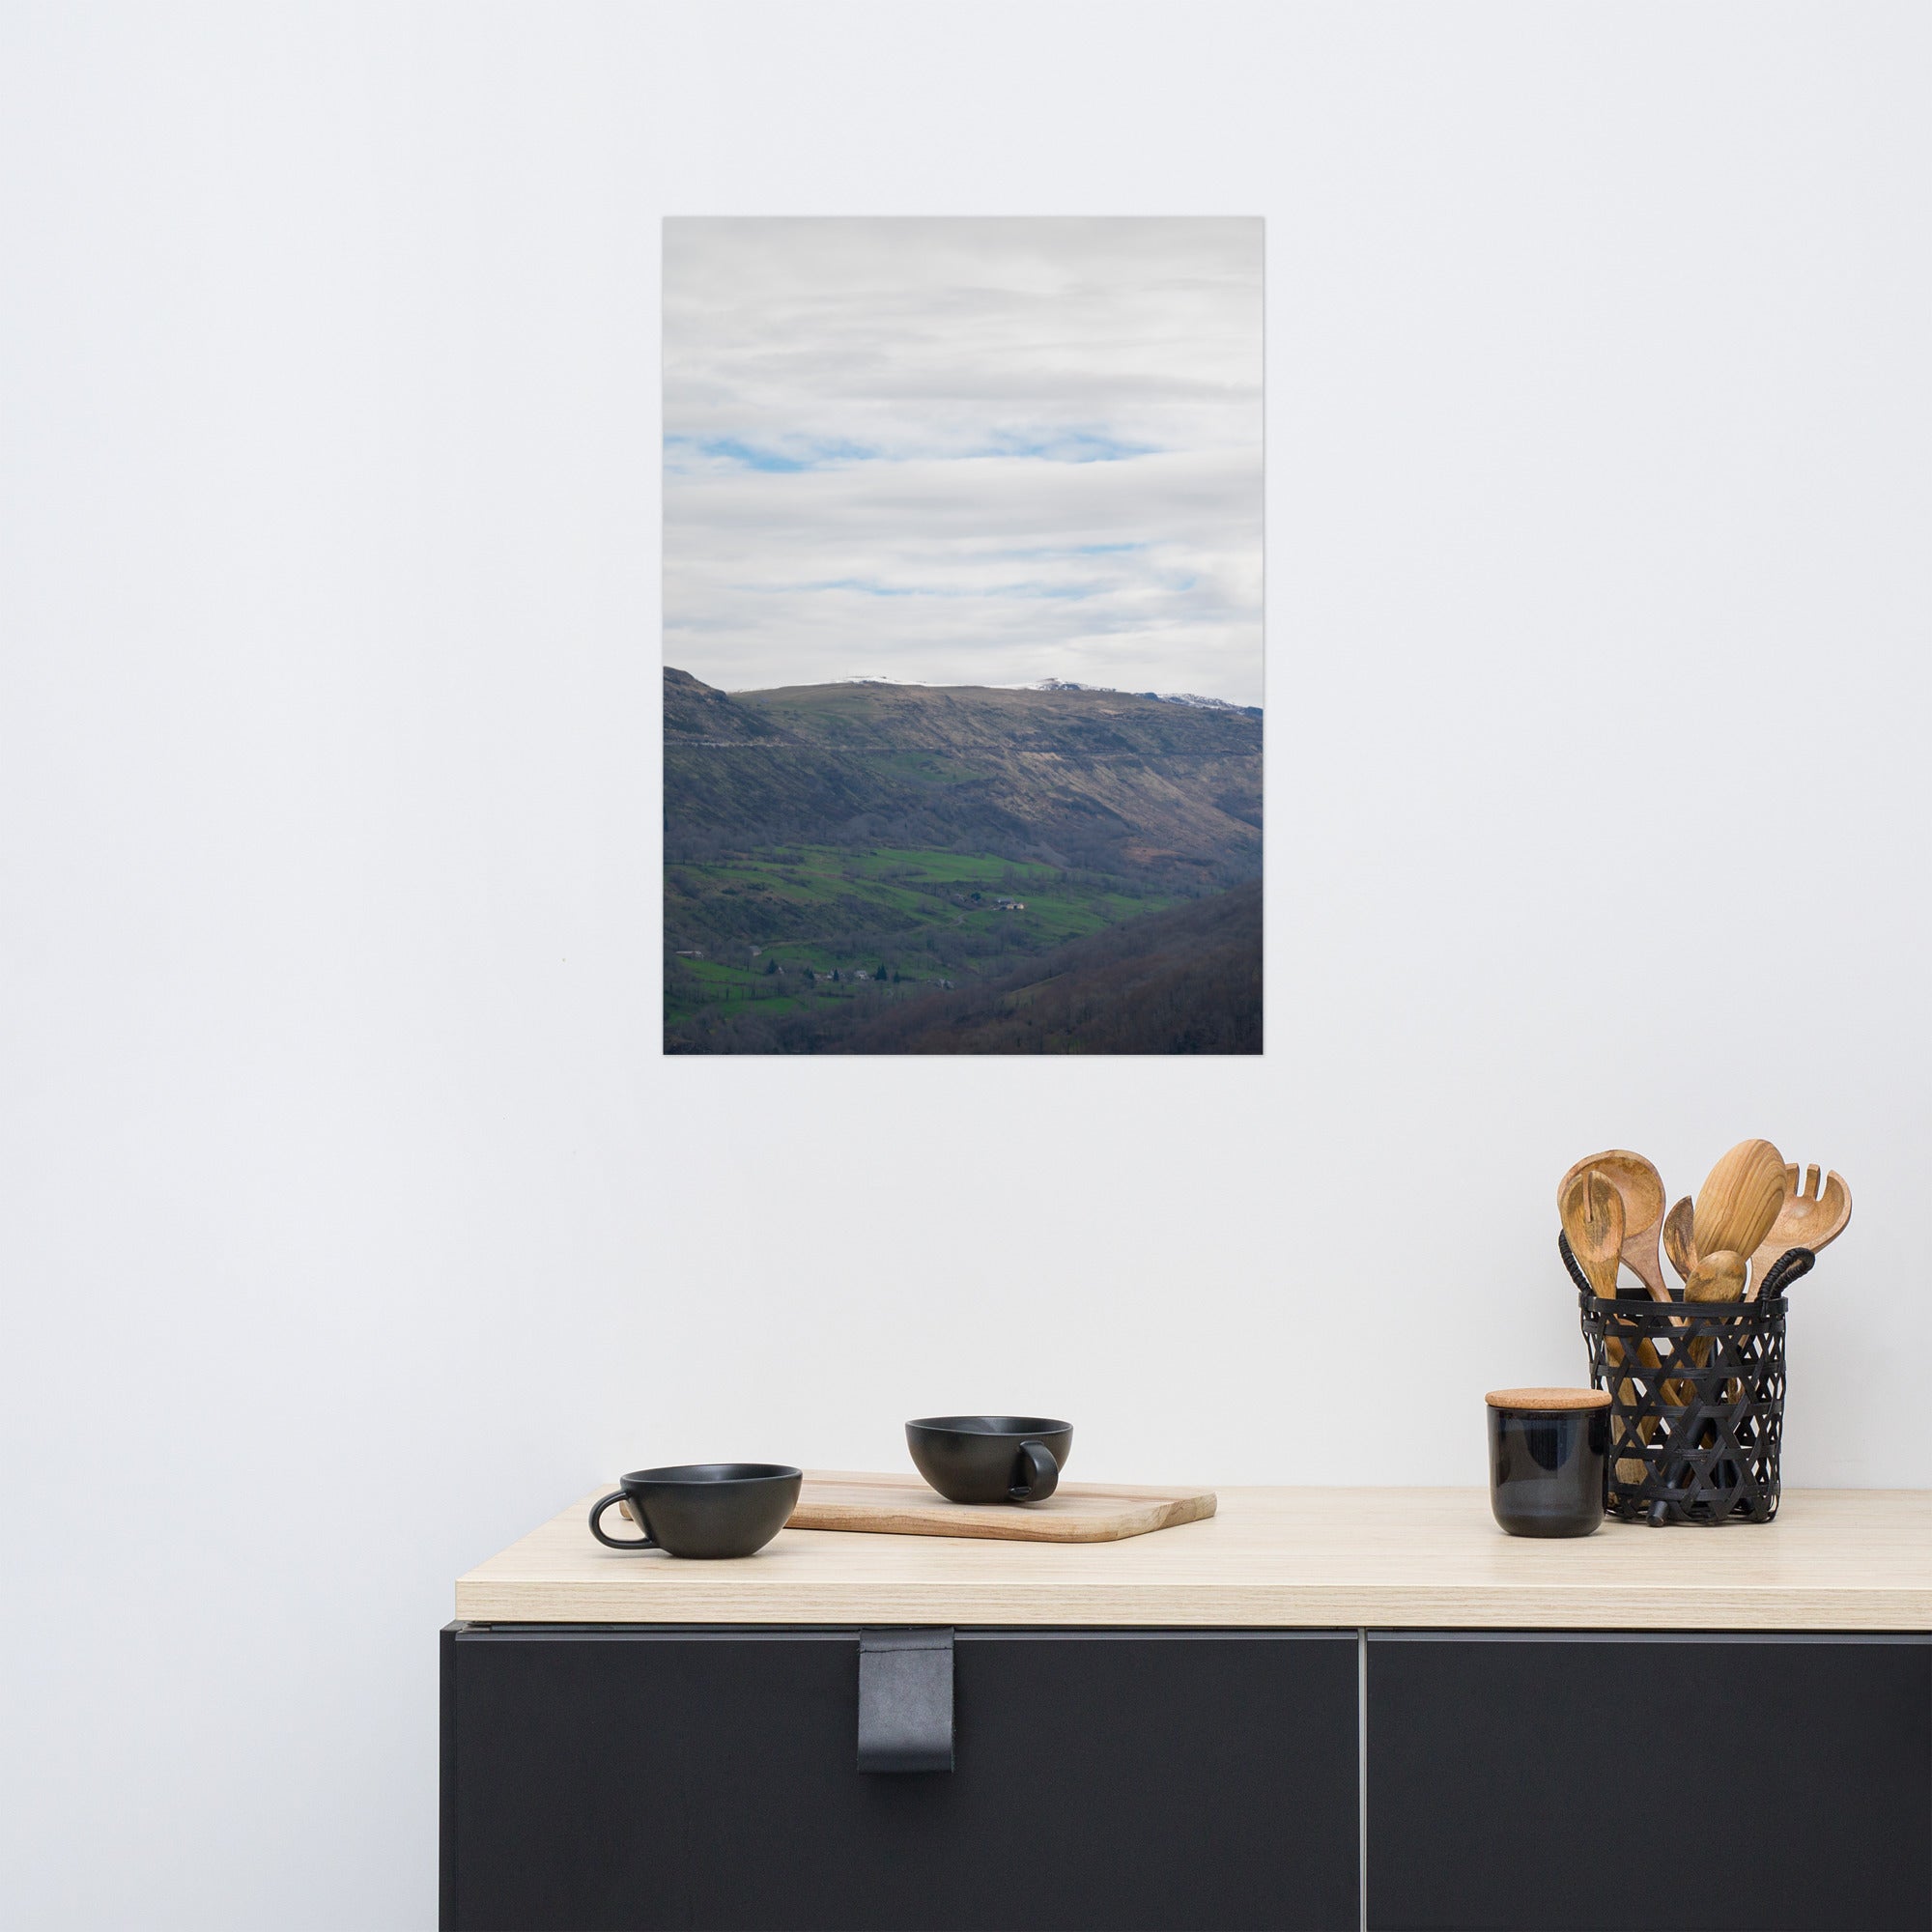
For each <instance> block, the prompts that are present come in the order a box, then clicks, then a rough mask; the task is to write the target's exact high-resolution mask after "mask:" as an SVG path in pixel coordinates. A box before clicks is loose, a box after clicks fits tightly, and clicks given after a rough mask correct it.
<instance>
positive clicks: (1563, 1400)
mask: <svg viewBox="0 0 1932 1932" xmlns="http://www.w3.org/2000/svg"><path fill="white" fill-rule="evenodd" d="M1483 1400H1484V1401H1485V1402H1486V1403H1488V1404H1489V1406H1491V1407H1492V1408H1520V1409H1527V1410H1530V1411H1532V1412H1534V1413H1536V1414H1539V1415H1554V1414H1560V1413H1561V1412H1562V1411H1564V1410H1566V1409H1573V1408H1608V1407H1609V1406H1610V1392H1609V1390H1608V1389H1562V1388H1528V1389H1492V1390H1491V1391H1490V1392H1489V1394H1488V1395H1486V1396H1485V1397H1484V1398H1483Z"/></svg>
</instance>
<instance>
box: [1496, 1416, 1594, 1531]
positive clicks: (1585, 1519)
mask: <svg viewBox="0 0 1932 1932" xmlns="http://www.w3.org/2000/svg"><path fill="white" fill-rule="evenodd" d="M1484 1401H1485V1402H1487V1403H1488V1405H1489V1413H1490V1507H1491V1509H1492V1510H1493V1511H1494V1512H1495V1518H1496V1520H1497V1521H1498V1522H1499V1523H1501V1524H1502V1526H1503V1527H1504V1528H1505V1529H1506V1530H1508V1531H1509V1533H1510V1534H1511V1535H1512V1536H1588V1535H1589V1533H1590V1532H1591V1531H1592V1530H1593V1529H1595V1528H1596V1527H1597V1525H1598V1524H1599V1523H1601V1522H1602V1521H1603V1520H1604V1498H1605V1478H1606V1476H1607V1473H1608V1463H1609V1448H1610V1392H1609V1390H1608V1389H1569V1388H1522V1389H1494V1390H1492V1392H1491V1393H1490V1394H1489V1395H1488V1396H1486V1397H1485V1398H1484Z"/></svg>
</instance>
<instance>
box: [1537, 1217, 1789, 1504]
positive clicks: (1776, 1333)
mask: <svg viewBox="0 0 1932 1932" xmlns="http://www.w3.org/2000/svg"><path fill="white" fill-rule="evenodd" d="M1565 1259H1566V1260H1567V1259H1568V1257H1567V1255H1566V1257H1565ZM1805 1259H1806V1261H1807V1262H1808V1260H1809V1256H1808V1255H1807V1256H1806V1257H1805ZM1766 1289H1767V1292H1766V1293H1764V1294H1763V1295H1761V1296H1760V1297H1759V1298H1758V1299H1757V1300H1755V1301H1652V1300H1651V1299H1650V1298H1649V1297H1648V1296H1646V1297H1645V1298H1644V1299H1642V1300H1640V1301H1639V1300H1625V1299H1621V1298H1620V1299H1617V1300H1614V1301H1605V1300H1604V1299H1603V1298H1602V1297H1601V1296H1599V1295H1596V1294H1592V1293H1589V1292H1588V1291H1587V1290H1584V1291H1581V1292H1579V1293H1578V1295H1577V1301H1578V1304H1579V1307H1580V1309H1581V1313H1582V1320H1583V1339H1584V1341H1585V1342H1586V1343H1587V1344H1588V1345H1589V1350H1590V1384H1591V1386H1592V1387H1593V1388H1601V1389H1608V1390H1609V1392H1610V1470H1609V1490H1608V1495H1607V1498H1606V1505H1607V1508H1608V1511H1609V1514H1610V1515H1611V1516H1613V1517H1619V1518H1621V1519H1622V1520H1624V1521H1626V1522H1649V1523H1658V1524H1662V1523H1677V1522H1695V1523H1719V1522H1733V1521H1736V1522H1769V1521H1770V1520H1772V1518H1773V1517H1775V1516H1776V1514H1777V1495H1778V1469H1777V1457H1778V1445H1779V1442H1780V1440H1781V1438H1782V1436H1783V1434H1784V1315H1785V1306H1786V1304H1785V1299H1784V1294H1783V1285H1782V1282H1780V1281H1778V1280H1772V1281H1770V1282H1768V1283H1767V1284H1766ZM1639 1465H1641V1467H1642V1471H1643V1476H1642V1480H1641V1481H1637V1480H1635V1475H1636V1471H1637V1468H1638V1466H1639Z"/></svg>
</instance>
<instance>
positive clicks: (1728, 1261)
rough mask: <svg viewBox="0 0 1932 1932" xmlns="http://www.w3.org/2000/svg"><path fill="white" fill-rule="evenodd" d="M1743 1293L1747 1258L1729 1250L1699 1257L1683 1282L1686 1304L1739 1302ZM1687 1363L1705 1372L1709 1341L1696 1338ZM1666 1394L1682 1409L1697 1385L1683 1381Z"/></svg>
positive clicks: (1667, 1385)
mask: <svg viewBox="0 0 1932 1932" xmlns="http://www.w3.org/2000/svg"><path fill="white" fill-rule="evenodd" d="M1744 1292H1745V1262H1744V1257H1743V1256H1742V1255H1738V1254H1733V1253H1732V1252H1731V1250H1730V1249H1729V1248H1719V1250H1718V1252H1717V1253H1716V1254H1712V1255H1702V1256H1700V1257H1699V1258H1698V1260H1697V1263H1696V1265H1695V1266H1694V1267H1692V1268H1691V1270H1690V1274H1689V1275H1687V1276H1686V1277H1685V1281H1684V1299H1685V1300H1686V1301H1737V1300H1739V1299H1740V1298H1741V1297H1742V1296H1743V1294H1744ZM1685 1359H1686V1360H1687V1361H1689V1362H1690V1363H1692V1364H1693V1365H1694V1366H1695V1367H1697V1368H1700V1369H1701V1368H1703V1367H1704V1365H1705V1364H1706V1363H1707V1362H1709V1361H1710V1359H1711V1343H1710V1341H1709V1340H1708V1339H1705V1338H1701V1337H1696V1336H1693V1337H1692V1338H1691V1339H1690V1343H1689V1345H1688V1346H1687V1347H1686V1350H1685ZM1663 1393H1664V1396H1665V1398H1666V1400H1668V1401H1670V1402H1674V1403H1675V1404H1676V1405H1677V1406H1678V1407H1679V1408H1682V1407H1683V1406H1685V1404H1687V1403H1688V1402H1689V1401H1690V1398H1691V1397H1692V1396H1693V1395H1694V1394H1695V1393H1696V1384H1695V1383H1694V1382H1689V1381H1685V1380H1682V1379H1679V1380H1677V1381H1671V1382H1665V1383H1664V1385H1663Z"/></svg>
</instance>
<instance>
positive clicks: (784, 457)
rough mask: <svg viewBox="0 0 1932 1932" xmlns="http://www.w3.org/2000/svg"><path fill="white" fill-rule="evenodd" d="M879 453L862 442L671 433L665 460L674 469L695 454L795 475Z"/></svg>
mask: <svg viewBox="0 0 1932 1932" xmlns="http://www.w3.org/2000/svg"><path fill="white" fill-rule="evenodd" d="M878 454H879V452H878V451H877V450H875V449H869V448H867V446H866V445H865V444H864V443H858V442H800V443H791V444H787V445H784V446H782V447H781V446H779V445H776V444H767V443H756V442H745V441H743V440H740V439H739V438H737V437H732V436H668V437H666V438H665V461H666V462H667V463H668V464H669V465H670V466H671V467H672V468H673V469H676V468H678V467H680V466H681V465H682V464H683V463H685V462H688V461H689V459H690V458H691V457H693V456H699V457H705V458H708V459H709V460H710V461H712V462H714V463H729V464H732V465H734V466H735V467H736V468H738V469H756V470H761V471H764V472H766V473H768V474H780V475H791V474H796V473H797V472H798V471H800V470H805V469H833V468H835V467H837V466H839V465H842V464H847V463H866V462H869V461H871V460H872V459H873V458H874V457H876V456H877V455H878Z"/></svg>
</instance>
